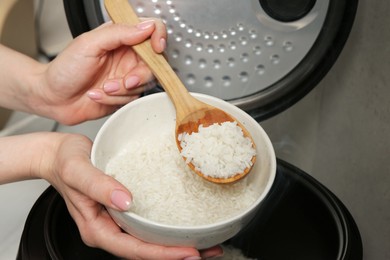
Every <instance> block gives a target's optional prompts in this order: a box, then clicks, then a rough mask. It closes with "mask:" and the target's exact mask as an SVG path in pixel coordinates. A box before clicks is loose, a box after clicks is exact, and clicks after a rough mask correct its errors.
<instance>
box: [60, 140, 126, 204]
mask: <svg viewBox="0 0 390 260" xmlns="http://www.w3.org/2000/svg"><path fill="white" fill-rule="evenodd" d="M82 141H83V140H79V141H78V140H74V142H73V143H72V145H71V146H69V147H72V150H71V148H68V151H67V153H69V154H71V156H73V157H74V158H75V159H73V161H72V162H71V163H69V165H66V166H65V169H66V170H65V171H64V173H63V174H62V179H63V181H64V182H65V183H67V184H68V186H70V187H71V188H72V189H74V190H76V191H78V192H79V193H81V194H84V195H85V196H86V197H88V198H91V199H92V200H94V201H97V202H99V203H101V204H103V205H105V206H107V207H110V208H113V209H116V210H121V211H123V210H128V209H129V208H130V205H131V201H132V196H131V193H130V191H129V190H128V189H127V188H126V187H125V186H124V185H122V184H121V183H119V182H118V181H117V180H115V179H114V178H112V177H111V176H108V175H106V174H104V173H103V172H102V171H100V170H99V169H97V168H95V167H94V166H92V164H91V162H90V160H89V152H87V151H86V152H84V153H83V154H81V153H80V151H83V150H84V148H85V143H82ZM78 146H80V147H81V149H80V147H78ZM76 167H77V168H76ZM75 175H77V176H75Z"/></svg>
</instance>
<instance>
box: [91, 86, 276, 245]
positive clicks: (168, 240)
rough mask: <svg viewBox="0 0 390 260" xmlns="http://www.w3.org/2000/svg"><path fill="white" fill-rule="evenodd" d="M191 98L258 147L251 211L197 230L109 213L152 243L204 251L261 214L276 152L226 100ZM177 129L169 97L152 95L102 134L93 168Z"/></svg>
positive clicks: (124, 110) (124, 111) (94, 150)
mask: <svg viewBox="0 0 390 260" xmlns="http://www.w3.org/2000/svg"><path fill="white" fill-rule="evenodd" d="M193 95H194V96H195V97H197V98H199V99H200V100H202V101H204V102H206V103H209V104H211V105H214V106H216V107H219V108H221V109H223V110H225V111H226V112H228V113H230V114H231V115H233V116H234V117H235V118H236V119H237V120H239V121H240V122H241V123H242V124H243V125H245V127H246V128H247V129H248V131H249V132H250V133H251V135H252V137H253V139H254V141H255V144H256V149H257V158H256V163H255V165H254V167H253V169H252V171H251V172H250V173H249V175H248V176H247V178H249V181H251V182H254V183H255V185H256V189H257V190H258V198H257V200H256V201H255V203H254V204H253V205H252V206H251V207H249V208H247V209H246V210H244V211H242V212H240V213H239V214H238V215H236V216H234V217H231V218H229V219H227V220H224V221H220V222H217V223H214V224H209V225H201V226H193V227H185V226H173V225H165V224H160V223H156V222H154V221H150V220H148V219H145V218H143V217H141V216H139V215H137V214H135V213H131V212H118V211H115V210H112V209H108V211H109V213H110V215H111V216H112V218H113V219H114V220H115V222H116V223H117V224H118V225H119V226H120V227H121V228H122V229H123V230H125V231H126V232H127V233H129V234H131V235H133V236H134V237H137V238H139V239H140V240H143V241H146V242H149V243H154V244H160V245H166V246H191V247H196V248H198V249H204V248H208V247H211V246H214V245H217V244H220V243H222V242H224V241H226V240H228V239H230V238H232V237H233V236H234V235H236V234H237V233H238V232H239V231H240V230H241V229H242V228H243V227H245V226H246V225H247V224H248V222H249V221H250V220H251V219H252V218H253V217H254V216H255V214H261V211H260V212H258V210H259V208H260V206H261V203H262V201H263V200H264V198H265V197H266V195H267V194H268V192H269V190H270V188H271V186H272V184H273V182H274V179H275V174H276V158H275V153H274V149H273V147H272V144H271V141H270V140H269V138H268V135H267V134H266V133H265V131H264V130H263V129H262V127H261V126H260V125H259V124H258V122H256V121H255V120H254V119H253V118H252V117H251V116H249V115H248V114H247V113H245V112H244V111H243V110H241V109H239V108H237V107H236V106H234V105H232V104H230V103H228V102H226V101H224V100H221V99H218V98H215V97H211V96H207V95H203V94H195V93H193ZM151 119H153V120H151ZM174 124H175V109H174V106H173V104H172V103H171V101H170V99H169V98H168V96H167V95H166V94H165V93H158V94H152V95H148V96H145V97H142V98H140V99H138V100H136V101H133V102H131V103H129V104H127V105H126V106H124V107H122V108H121V109H119V110H118V111H117V112H115V113H114V114H113V115H112V116H111V117H110V118H109V119H108V120H107V121H106V122H105V123H104V125H103V126H102V128H101V129H100V130H99V132H98V134H97V136H96V139H95V142H94V144H93V148H92V155H91V159H92V163H93V164H94V165H95V166H96V167H98V168H99V169H101V170H103V171H104V170H105V166H106V164H107V163H108V161H109V160H110V158H111V157H112V156H113V155H115V154H116V153H118V152H119V151H121V150H123V149H124V146H125V145H126V142H125V140H124V139H129V138H137V137H138V136H142V135H148V134H152V133H153V131H160V130H161V128H163V127H170V128H172V129H174ZM172 131H174V130H172ZM172 134H173V133H172ZM194 174H195V173H194ZM150 196H152V194H151V195H150Z"/></svg>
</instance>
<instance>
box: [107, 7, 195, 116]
mask: <svg viewBox="0 0 390 260" xmlns="http://www.w3.org/2000/svg"><path fill="white" fill-rule="evenodd" d="M104 4H105V7H106V9H107V12H108V14H109V16H110V17H111V19H112V20H113V21H114V22H115V23H123V24H128V25H136V24H138V23H139V22H140V20H139V18H138V16H137V14H136V13H135V12H134V10H133V8H132V7H131V6H130V4H129V2H128V0H105V1H104ZM132 47H133V49H134V51H135V52H136V53H137V54H138V55H139V56H140V57H141V58H142V60H143V61H144V62H145V63H146V64H147V65H148V66H149V68H150V69H151V71H152V72H153V74H154V75H155V77H156V78H157V80H158V81H159V82H160V84H161V85H162V87H163V88H164V90H165V92H167V94H168V95H169V97H170V98H171V100H172V102H173V103H174V105H175V107H176V111H182V112H185V111H187V110H188V109H189V108H188V106H187V105H186V104H190V103H193V102H194V101H193V98H192V96H191V95H190V94H189V93H188V90H187V89H186V87H185V86H184V85H183V83H182V82H181V80H180V79H179V77H178V76H177V75H176V73H175V72H174V70H173V69H172V67H171V66H170V65H169V63H168V62H167V60H166V59H165V57H164V56H163V55H162V54H158V53H156V52H155V51H154V50H153V48H152V45H151V42H150V39H149V40H146V41H144V42H142V43H140V44H137V45H134V46H132ZM183 109H184V111H183ZM180 113H181V112H180Z"/></svg>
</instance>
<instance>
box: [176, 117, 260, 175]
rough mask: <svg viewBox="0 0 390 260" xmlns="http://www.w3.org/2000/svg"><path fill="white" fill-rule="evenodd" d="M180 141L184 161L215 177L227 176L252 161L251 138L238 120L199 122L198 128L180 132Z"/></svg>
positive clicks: (246, 166)
mask: <svg viewBox="0 0 390 260" xmlns="http://www.w3.org/2000/svg"><path fill="white" fill-rule="evenodd" d="M179 141H180V146H181V148H182V151H181V155H182V156H183V157H185V158H186V159H187V160H186V163H192V164H193V165H194V166H195V169H196V170H198V171H200V172H201V173H202V174H204V175H205V176H210V177H214V178H229V177H233V176H234V175H236V174H239V173H242V172H244V171H245V169H246V168H248V167H251V166H252V165H253V163H252V158H253V156H255V155H256V150H255V149H254V147H253V144H252V140H251V139H250V138H249V137H245V136H244V134H243V131H242V129H241V127H239V126H238V125H237V122H224V123H222V124H213V125H210V126H208V127H203V125H200V126H199V129H198V132H193V133H191V134H188V133H183V134H181V135H179Z"/></svg>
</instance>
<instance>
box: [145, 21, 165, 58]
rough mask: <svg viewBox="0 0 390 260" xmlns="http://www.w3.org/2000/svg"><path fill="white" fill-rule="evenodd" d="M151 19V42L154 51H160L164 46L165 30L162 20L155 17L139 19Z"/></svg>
mask: <svg viewBox="0 0 390 260" xmlns="http://www.w3.org/2000/svg"><path fill="white" fill-rule="evenodd" d="M150 19H153V20H154V22H155V29H154V32H153V34H152V35H151V44H152V47H153V49H154V51H155V52H157V53H162V52H163V51H164V50H165V48H166V43H167V40H166V39H167V30H166V26H165V24H164V22H163V21H162V20H160V19H157V18H141V19H140V20H141V21H146V20H150Z"/></svg>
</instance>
